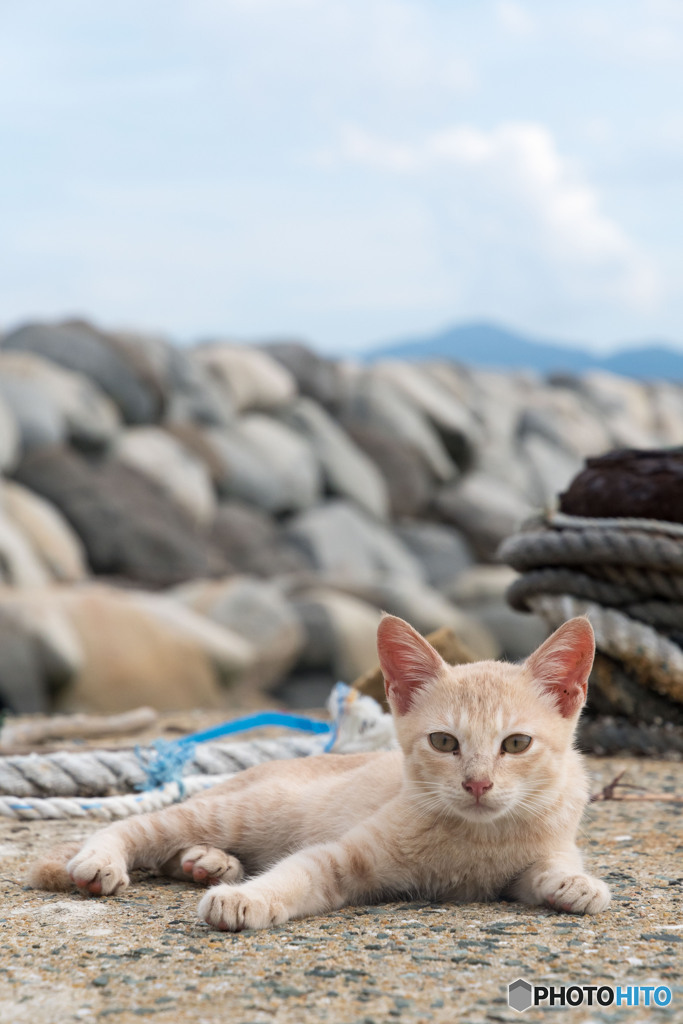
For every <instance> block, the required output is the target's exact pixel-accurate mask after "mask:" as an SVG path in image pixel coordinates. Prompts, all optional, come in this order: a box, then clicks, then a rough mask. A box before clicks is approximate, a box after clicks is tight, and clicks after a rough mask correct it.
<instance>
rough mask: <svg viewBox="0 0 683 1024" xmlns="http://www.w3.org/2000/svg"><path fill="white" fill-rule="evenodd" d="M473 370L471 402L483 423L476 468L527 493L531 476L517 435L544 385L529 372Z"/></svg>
mask: <svg viewBox="0 0 683 1024" xmlns="http://www.w3.org/2000/svg"><path fill="white" fill-rule="evenodd" d="M470 373H471V389H470V402H471V406H472V408H473V409H477V410H478V411H479V414H480V417H481V420H482V424H483V426H482V431H483V438H482V441H481V444H480V446H479V448H478V451H477V468H478V469H479V470H480V471H481V472H482V473H484V474H485V475H486V476H488V477H491V478H493V479H494V480H500V481H503V482H504V483H505V484H507V485H508V487H509V488H512V489H513V490H515V491H516V492H517V493H518V495H519V496H520V497H525V496H526V495H527V494H528V492H529V477H528V471H527V468H526V466H525V465H524V464H523V463H520V460H519V458H518V452H517V447H516V439H517V437H518V436H519V432H520V424H521V422H522V417H523V416H524V414H525V413H526V411H527V410H528V409H529V408H533V406H534V404H535V401H536V398H537V395H538V394H539V392H540V391H541V390H542V385H541V383H540V381H539V380H537V379H536V378H534V377H533V376H531V375H529V374H519V373H496V372H493V371H491V370H476V371H475V370H472V371H470Z"/></svg>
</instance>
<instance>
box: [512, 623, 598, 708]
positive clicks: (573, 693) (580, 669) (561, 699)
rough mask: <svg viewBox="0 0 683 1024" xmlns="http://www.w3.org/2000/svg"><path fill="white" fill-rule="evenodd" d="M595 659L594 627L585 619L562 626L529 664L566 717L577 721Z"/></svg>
mask: <svg viewBox="0 0 683 1024" xmlns="http://www.w3.org/2000/svg"><path fill="white" fill-rule="evenodd" d="M594 657H595V636H594V635H593V627H592V626H591V624H590V622H589V621H588V619H586V618H583V617H582V618H577V619H570V620H569V622H565V623H564V625H563V626H560V628H559V629H557V630H556V631H555V632H554V633H553V635H552V636H550V637H548V639H547V640H546V641H545V643H544V644H541V646H540V647H539V648H538V650H537V651H534V653H533V654H532V655H530V656H529V657H528V658H527V660H526V662H525V665H526V668H527V669H529V671H530V672H531V674H532V675H533V677H534V679H535V680H536V681H537V682H538V683H540V684H541V686H542V687H543V689H544V690H545V691H546V692H547V693H549V694H551V696H553V697H554V698H555V700H556V702H557V710H558V711H559V712H560V714H561V715H562V717H563V718H573V717H574V715H577V714H578V713H579V711H580V710H581V708H582V707H583V705H584V702H585V700H586V690H587V688H588V676H589V675H590V671H591V668H592V665H593V658H594Z"/></svg>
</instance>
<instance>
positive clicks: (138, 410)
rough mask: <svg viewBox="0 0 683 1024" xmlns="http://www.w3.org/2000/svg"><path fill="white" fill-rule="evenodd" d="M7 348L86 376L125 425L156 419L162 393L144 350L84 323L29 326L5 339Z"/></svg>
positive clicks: (162, 399)
mask: <svg viewBox="0 0 683 1024" xmlns="http://www.w3.org/2000/svg"><path fill="white" fill-rule="evenodd" d="M3 348H4V349H5V350H6V351H19V352H32V353H34V354H35V355H38V356H42V357H43V358H44V359H49V360H51V361H52V362H53V363H57V364H58V365H60V366H63V367H64V368H65V369H67V370H73V371H75V372H77V373H81V374H83V375H84V376H86V377H89V378H90V379H91V380H92V381H93V382H94V383H95V384H97V385H98V386H99V387H100V388H101V389H102V391H104V392H105V394H107V395H109V397H110V398H111V399H112V400H113V401H114V403H115V404H116V405H117V406H118V408H119V409H120V410H121V413H122V415H123V418H124V419H125V420H126V422H128V423H154V422H156V421H157V420H158V419H159V418H160V416H161V413H162V411H163V401H164V396H163V391H162V389H161V387H160V385H159V381H158V379H157V378H156V376H155V374H154V373H153V370H152V368H151V366H150V364H149V362H148V361H147V360H146V359H145V357H144V354H143V353H142V352H141V351H140V350H139V349H135V348H133V347H132V346H129V345H127V344H125V343H124V342H123V341H121V340H119V339H116V338H115V337H114V336H113V335H107V334H105V333H104V332H102V331H98V330H96V329H95V328H93V327H91V326H90V325H88V324H83V323H74V324H61V325H56V324H38V323H35V324H27V325H25V326H24V327H20V328H18V329H17V330H15V331H11V332H10V333H9V334H7V335H6V336H5V338H4V339H3Z"/></svg>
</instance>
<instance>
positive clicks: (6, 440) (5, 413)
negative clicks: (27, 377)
mask: <svg viewBox="0 0 683 1024" xmlns="http://www.w3.org/2000/svg"><path fill="white" fill-rule="evenodd" d="M0 373H1V371H0ZM1 392H2V384H1V382H0V473H6V472H8V471H9V470H10V469H12V468H13V467H14V466H15V465H16V463H17V460H18V458H19V447H20V443H21V435H20V433H19V427H18V426H17V421H16V417H15V416H14V413H13V412H12V410H11V408H10V406H9V405H8V404H7V402H5V401H4V399H3V398H2V395H1Z"/></svg>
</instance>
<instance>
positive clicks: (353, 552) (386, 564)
mask: <svg viewBox="0 0 683 1024" xmlns="http://www.w3.org/2000/svg"><path fill="white" fill-rule="evenodd" d="M286 533H287V535H288V536H289V537H290V538H291V539H292V541H294V542H295V543H296V544H297V545H298V546H300V547H301V549H302V550H303V551H304V552H305V554H306V555H307V556H308V557H309V558H310V559H311V560H312V562H313V564H314V565H315V566H316V567H317V568H318V569H319V570H320V571H321V572H322V573H327V574H330V575H331V576H334V577H335V578H339V579H342V580H343V579H346V580H349V581H368V582H369V581H373V580H376V579H378V578H384V577H399V578H404V579H408V580H414V581H416V582H421V581H422V579H423V578H424V574H423V571H422V568H421V566H420V564H419V562H418V560H417V559H416V558H415V557H414V556H413V555H412V554H411V553H410V551H409V550H408V549H407V548H406V547H405V546H404V545H403V544H402V543H401V541H400V540H399V539H398V538H397V537H396V536H395V535H394V534H393V533H392V532H391V531H390V530H388V529H387V528H386V527H384V526H382V525H381V524H380V523H378V522H375V521H374V520H372V519H370V518H369V517H368V516H367V515H365V514H364V513H363V512H361V510H360V509H358V508H356V507H355V506H354V505H351V504H350V503H349V502H346V501H341V500H340V501H330V502H327V503H326V504H325V505H319V506H318V507H317V508H312V509H309V510H308V511H306V512H303V513H301V514H300V515H298V516H296V517H295V518H294V519H292V520H291V521H290V523H289V524H288V526H287V529H286Z"/></svg>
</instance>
